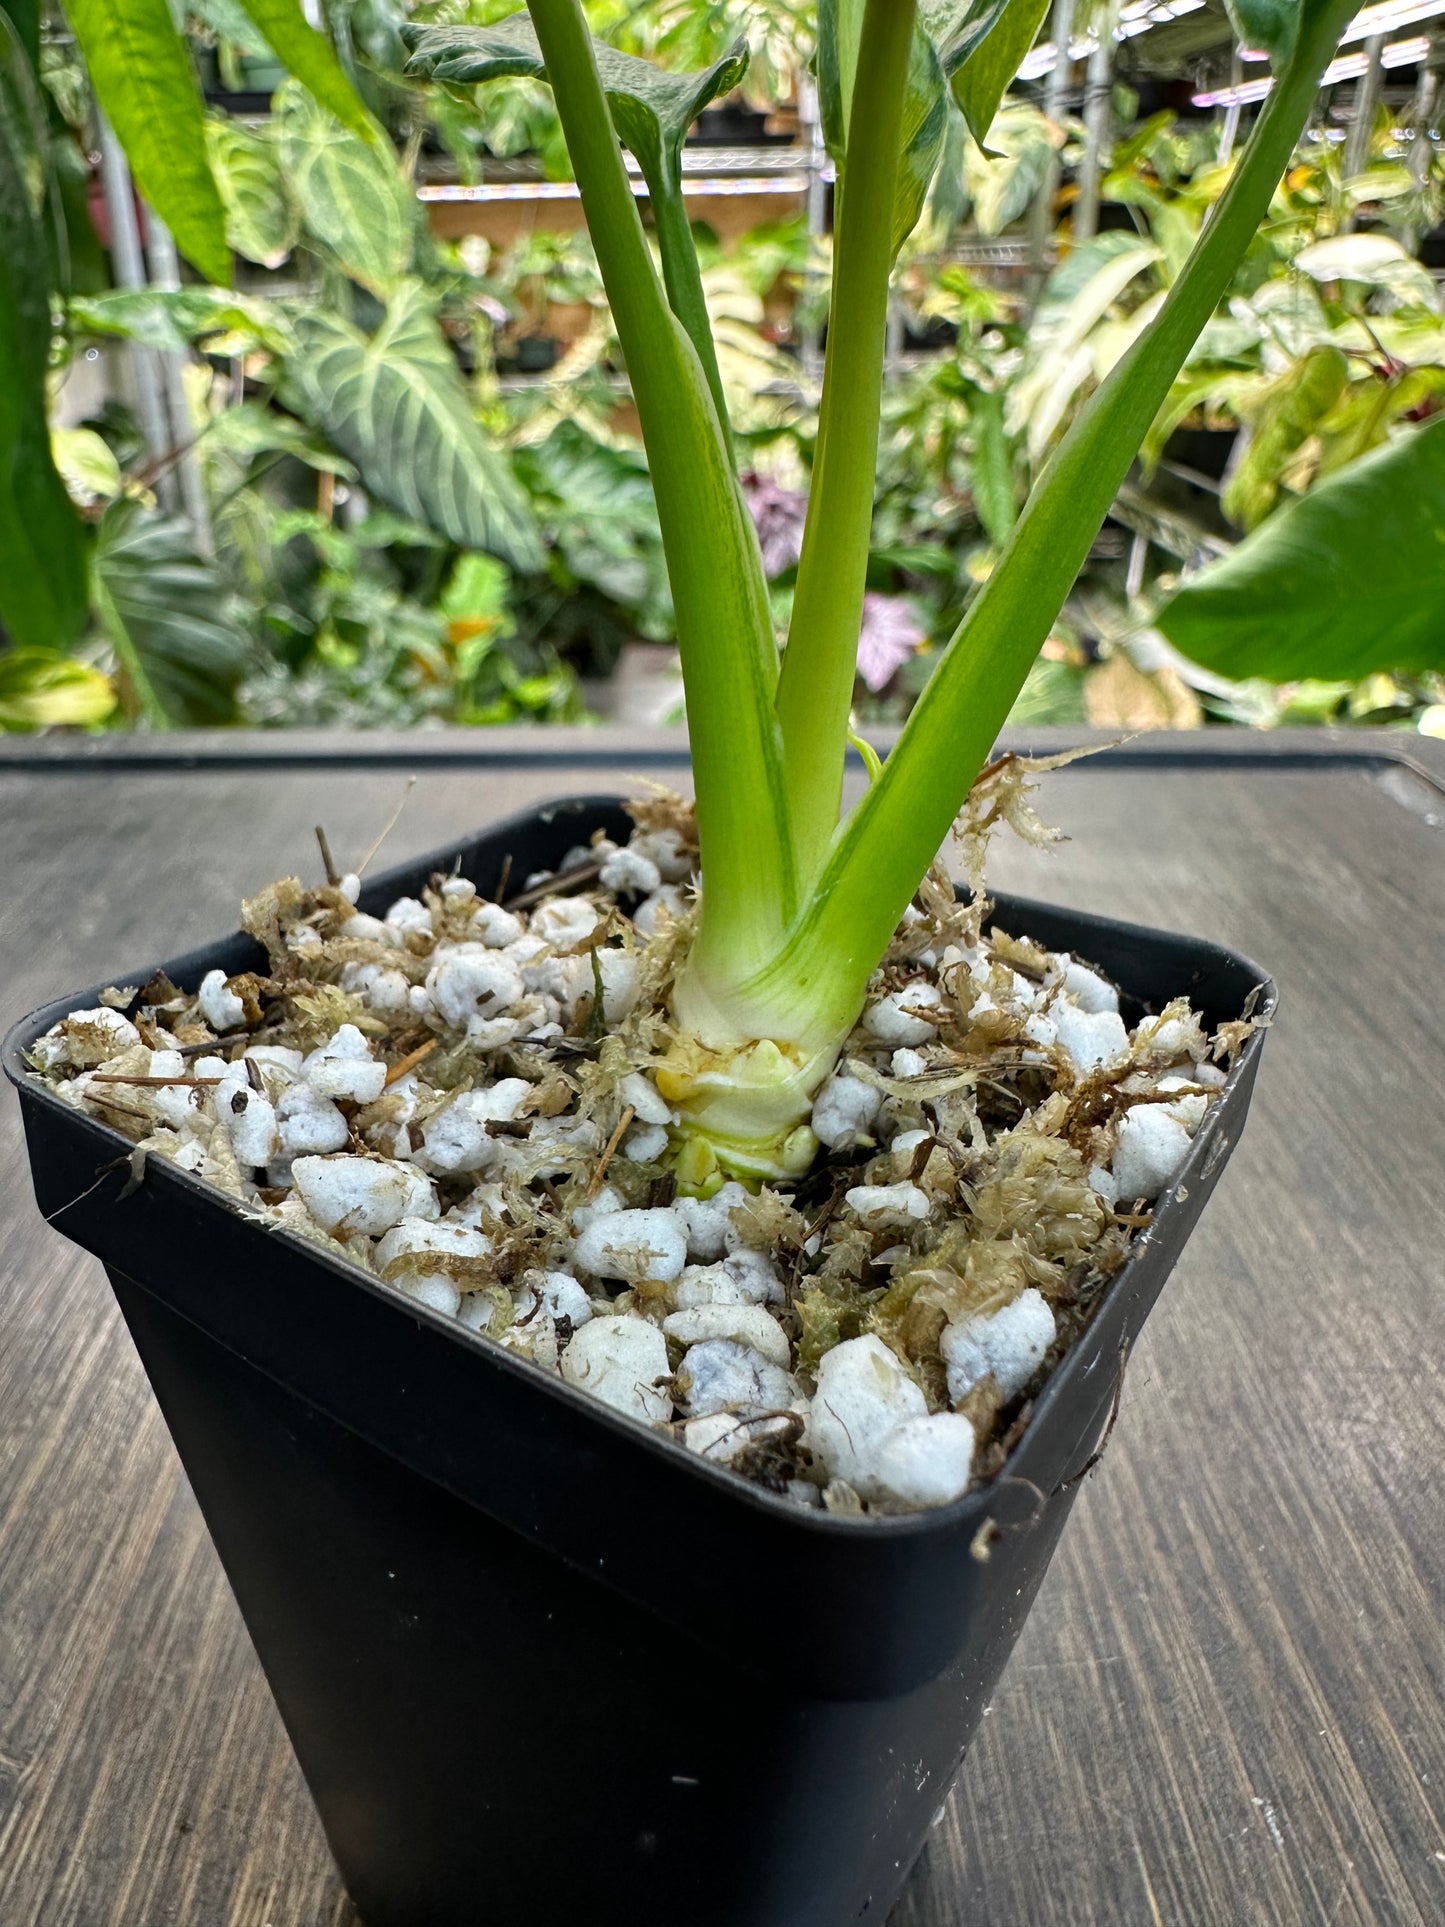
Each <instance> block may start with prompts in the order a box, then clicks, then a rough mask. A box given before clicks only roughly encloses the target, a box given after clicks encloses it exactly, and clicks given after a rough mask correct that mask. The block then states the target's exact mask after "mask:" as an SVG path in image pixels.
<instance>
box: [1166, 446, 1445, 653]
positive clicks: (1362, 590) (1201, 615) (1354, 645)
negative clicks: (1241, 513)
mask: <svg viewBox="0 0 1445 1927" xmlns="http://www.w3.org/2000/svg"><path fill="white" fill-rule="evenodd" d="M1155 620H1156V621H1157V623H1158V626H1159V627H1160V628H1161V629H1162V630H1163V631H1164V634H1165V635H1166V636H1167V637H1168V638H1169V640H1170V641H1171V642H1172V643H1173V644H1174V646H1175V648H1177V649H1180V650H1182V651H1183V653H1184V654H1185V655H1186V656H1189V657H1191V658H1192V659H1193V660H1194V661H1195V662H1198V663H1202V664H1203V665H1204V666H1205V667H1206V668H1208V669H1213V670H1215V671H1216V672H1217V673H1218V674H1220V675H1224V676H1232V677H1236V678H1238V679H1240V680H1243V679H1245V678H1247V677H1251V676H1263V677H1265V678H1266V679H1267V680H1268V681H1270V682H1296V681H1300V680H1303V679H1304V678H1306V677H1312V678H1325V679H1327V680H1334V679H1338V680H1343V681H1350V682H1355V681H1358V680H1359V679H1360V678H1361V677H1364V676H1368V675H1372V674H1373V673H1374V672H1375V671H1377V670H1397V671H1402V672H1415V673H1419V672H1422V671H1425V670H1440V669H1445V418H1441V419H1438V420H1436V421H1433V422H1430V423H1428V424H1427V425H1426V426H1425V427H1423V428H1417V429H1414V430H1413V431H1411V432H1409V433H1407V434H1404V435H1402V436H1401V437H1400V439H1399V440H1398V441H1395V442H1391V443H1389V444H1388V445H1387V446H1386V447H1384V448H1380V449H1376V450H1375V451H1374V453H1373V454H1370V455H1366V456H1363V457H1362V458H1361V459H1360V460H1359V461H1358V462H1355V463H1353V464H1352V465H1351V466H1350V467H1349V468H1345V469H1341V470H1340V471H1339V473H1338V474H1336V475H1332V476H1330V477H1329V479H1328V480H1327V481H1323V482H1321V483H1319V484H1318V486H1317V487H1315V488H1313V489H1311V490H1310V492H1309V494H1308V495H1302V496H1300V497H1299V498H1298V499H1297V500H1296V501H1293V502H1291V503H1289V504H1288V506H1286V507H1284V508H1281V509H1278V510H1276V512H1275V513H1274V514H1273V515H1272V516H1271V517H1270V518H1269V520H1268V521H1267V522H1264V523H1262V524H1261V526H1260V527H1259V528H1257V529H1256V530H1255V531H1254V533H1253V534H1252V535H1250V536H1248V537H1246V539H1245V540H1244V541H1243V542H1241V543H1240V544H1239V546H1238V548H1236V549H1232V550H1231V551H1230V553H1229V554H1228V555H1226V556H1222V557H1221V558H1220V560H1219V561H1218V562H1215V563H1213V564H1211V566H1210V567H1209V568H1207V569H1205V570H1204V571H1203V572H1202V573H1201V574H1199V575H1197V576H1195V577H1194V579H1193V580H1192V581H1190V582H1187V583H1185V585H1184V586H1183V588H1181V589H1180V590H1179V591H1178V592H1177V593H1176V594H1175V595H1174V597H1173V598H1172V600H1171V601H1169V602H1167V603H1166V604H1165V605H1164V608H1163V609H1162V610H1161V611H1160V613H1159V615H1158V616H1157V617H1156V618H1155Z"/></svg>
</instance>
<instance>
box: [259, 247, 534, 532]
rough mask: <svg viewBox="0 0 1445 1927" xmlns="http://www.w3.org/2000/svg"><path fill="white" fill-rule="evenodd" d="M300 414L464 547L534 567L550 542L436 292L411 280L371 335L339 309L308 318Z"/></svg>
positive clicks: (398, 503)
mask: <svg viewBox="0 0 1445 1927" xmlns="http://www.w3.org/2000/svg"><path fill="white" fill-rule="evenodd" d="M297 335H298V339H299V344H300V352H299V354H298V355H297V357H296V358H295V360H294V362H293V363H292V365H291V373H292V375H293V377H294V379H295V381H296V385H297V403H298V411H299V412H300V413H301V414H303V415H304V416H306V418H307V419H308V420H310V421H311V422H312V423H313V424H314V425H315V426H316V427H318V428H320V429H321V430H322V431H323V432H324V433H325V434H326V435H327V436H329V437H330V439H331V440H332V441H333V442H335V444H336V446H337V447H338V448H339V449H341V451H342V452H343V454H345V455H347V456H349V457H350V458H351V460H352V461H354V462H355V463H356V466H357V467H358V469H359V470H360V471H361V478H362V481H363V482H364V483H365V484H366V486H367V488H368V489H370V490H371V492H372V493H373V494H375V495H379V496H381V498H382V499H383V500H384V501H387V502H390V503H391V504H392V506H393V507H394V508H398V509H400V510H401V511H402V512H403V513H404V514H406V515H411V516H414V517H415V518H416V519H417V521H419V522H425V523H427V524H428V525H429V526H430V527H432V528H434V529H436V530H437V531H438V533H440V534H442V535H446V536H449V537H450V538H451V540H452V541H453V542H457V543H459V544H460V545H461V546H462V547H463V548H470V549H486V550H488V551H490V552H491V553H492V554H495V555H499V556H501V557H502V558H503V559H504V560H505V561H508V562H510V563H511V564H512V565H513V567H514V568H518V569H535V568H540V567H541V563H542V548H541V543H540V542H539V540H538V537H537V532H536V529H535V527H534V525H533V522H532V517H531V513H530V511H529V509H528V507H527V503H526V500H525V497H524V496H523V494H522V491H521V490H520V488H519V487H518V486H517V482H516V479H515V477H514V476H513V474H512V471H511V467H510V464H509V463H508V460H507V457H506V455H505V454H504V453H503V452H501V451H500V450H498V449H496V448H495V447H493V445H492V444H491V442H489V441H488V440H487V438H486V436H485V435H484V434H483V433H482V431H481V429H480V428H479V427H478V425H477V422H476V419H475V417H474V416H473V414H472V410H471V405H470V403H469V401H468V399H467V393H466V390H465V388H463V386H462V382H461V378H460V376H459V375H458V373H457V368H456V363H455V361H454V360H453V358H452V353H451V350H450V349H449V348H448V346H447V343H446V339H445V337H444V336H443V334H442V331H441V329H440V328H439V327H438V326H437V321H436V316H435V314H434V313H433V311H432V306H431V300H430V297H429V296H428V294H427V292H426V290H425V289H424V288H423V287H422V286H421V285H420V284H419V283H418V282H415V281H406V282H403V283H402V285H401V286H400V287H399V288H398V289H397V291H396V294H395V295H394V296H393V298H392V300H391V302H390V303H389V304H388V307H387V311H386V316H385V319H384V320H383V322H382V324H381V326H380V328H378V330H377V331H376V333H375V334H374V335H373V336H372V337H371V339H370V340H368V339H367V337H366V336H365V335H363V334H362V333H361V332H360V331H359V330H358V329H356V328H354V327H352V325H351V324H350V322H348V321H344V320H342V319H341V317H340V316H339V315H332V314H326V313H323V312H321V311H316V312H313V313H309V314H305V315H303V316H302V317H301V318H300V320H299V321H298V323H297Z"/></svg>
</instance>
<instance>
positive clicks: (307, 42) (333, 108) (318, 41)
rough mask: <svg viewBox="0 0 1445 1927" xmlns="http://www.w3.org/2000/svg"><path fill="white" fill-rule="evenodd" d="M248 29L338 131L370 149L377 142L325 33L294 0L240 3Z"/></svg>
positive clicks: (375, 132)
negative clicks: (346, 130)
mask: <svg viewBox="0 0 1445 1927" xmlns="http://www.w3.org/2000/svg"><path fill="white" fill-rule="evenodd" d="M241 5H242V6H243V7H244V8H245V10H246V13H247V14H248V15H249V17H250V20H251V24H252V25H253V26H254V27H255V28H256V29H257V30H258V31H259V32H260V34H261V35H262V37H263V38H264V39H265V41H266V43H267V45H268V46H269V47H270V49H271V51H272V53H273V54H275V56H276V58H277V59H278V60H279V61H280V62H281V65H282V66H283V67H284V68H285V69H286V71H287V73H288V74H290V75H291V77H292V78H293V79H294V80H299V81H300V83H301V85H302V86H303V87H304V88H305V89H306V91H307V93H309V94H310V95H311V97H312V99H313V100H315V101H317V102H318V103H319V104H320V105H321V106H322V107H324V108H325V109H326V110H327V112H328V113H331V114H334V115H335V116H336V118H337V119H338V120H339V121H340V122H341V123H342V125H343V126H344V127H349V128H350V129H351V131H352V133H353V134H356V135H357V136H358V137H359V138H360V139H362V140H364V141H366V142H368V143H369V144H371V145H373V146H375V145H376V144H377V143H378V142H380V141H381V139H382V138H383V136H382V133H381V130H380V128H379V127H378V126H377V124H376V122H375V121H374V120H373V119H372V118H371V115H370V114H368V113H367V111H366V108H365V107H364V106H363V105H362V103H361V100H360V99H359V98H358V96H357V93H356V89H355V88H354V87H353V86H352V84H351V82H350V81H349V80H348V79H347V77H346V70H345V68H344V67H343V66H342V64H341V62H340V61H339V60H338V59H337V58H336V55H335V53H334V52H333V51H332V47H331V42H330V41H329V40H328V39H327V38H326V36H325V34H322V33H318V32H317V31H316V29H315V28H314V27H313V26H311V25H310V24H309V23H308V22H307V19H306V16H305V15H304V14H303V13H302V11H301V8H300V7H299V5H298V4H297V0H241Z"/></svg>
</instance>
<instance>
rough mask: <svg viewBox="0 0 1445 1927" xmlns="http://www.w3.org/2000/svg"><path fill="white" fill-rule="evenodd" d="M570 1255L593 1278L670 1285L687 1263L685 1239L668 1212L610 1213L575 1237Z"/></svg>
mask: <svg viewBox="0 0 1445 1927" xmlns="http://www.w3.org/2000/svg"><path fill="white" fill-rule="evenodd" d="M573 1252H574V1254H575V1256H576V1259H577V1264H578V1266H579V1268H580V1269H581V1270H583V1271H590V1272H591V1274H592V1276H593V1277H594V1278H625V1279H629V1280H630V1279H634V1278H651V1279H653V1280H655V1281H656V1282H657V1283H658V1284H664V1285H665V1284H670V1283H671V1282H672V1280H673V1279H674V1278H677V1277H680V1276H681V1275H682V1268H683V1266H684V1264H685V1263H686V1262H687V1238H686V1236H685V1235H684V1233H683V1229H682V1226H681V1225H680V1224H679V1223H678V1221H677V1219H676V1218H675V1217H674V1216H673V1214H672V1213H671V1212H670V1211H667V1210H663V1209H659V1210H653V1211H610V1212H608V1214H607V1215H606V1217H603V1218H597V1219H594V1221H593V1222H592V1223H591V1224H589V1225H588V1226H587V1228H586V1230H585V1231H583V1232H581V1233H580V1234H579V1235H578V1238H577V1241H576V1243H575V1245H574V1246H573Z"/></svg>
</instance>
